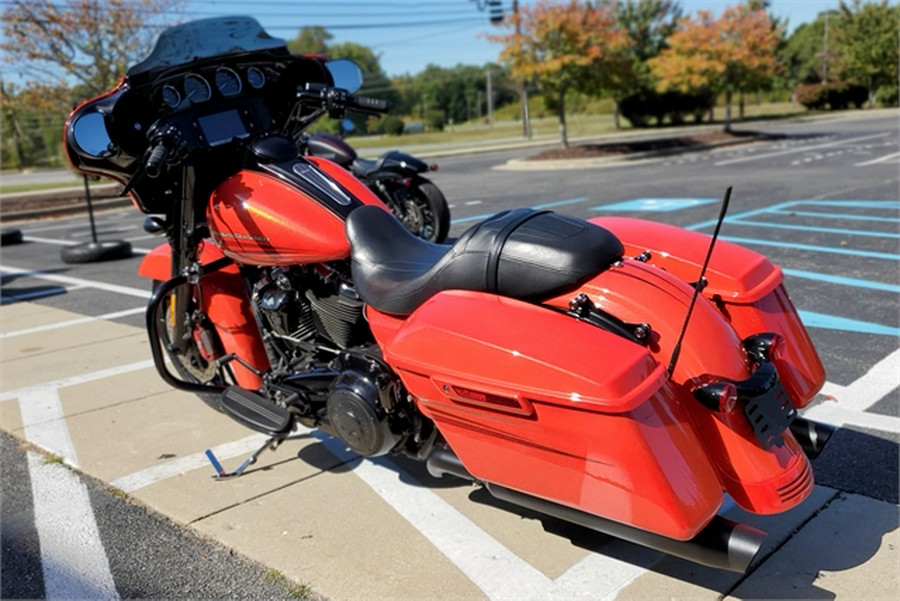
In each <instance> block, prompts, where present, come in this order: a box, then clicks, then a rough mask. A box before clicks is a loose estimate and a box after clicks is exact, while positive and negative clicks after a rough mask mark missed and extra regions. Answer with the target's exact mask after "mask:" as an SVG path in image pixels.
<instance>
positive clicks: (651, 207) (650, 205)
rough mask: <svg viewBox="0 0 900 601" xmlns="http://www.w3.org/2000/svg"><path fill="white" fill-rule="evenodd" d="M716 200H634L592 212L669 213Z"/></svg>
mask: <svg viewBox="0 0 900 601" xmlns="http://www.w3.org/2000/svg"><path fill="white" fill-rule="evenodd" d="M718 200H719V199H718V198H635V199H634V200H626V201H623V202H617V203H613V204H611V205H603V206H599V207H594V208H592V209H591V210H592V211H652V212H657V213H669V212H672V211H680V210H682V209H689V208H692V207H699V206H703V205H708V204H712V203H714V202H718Z"/></svg>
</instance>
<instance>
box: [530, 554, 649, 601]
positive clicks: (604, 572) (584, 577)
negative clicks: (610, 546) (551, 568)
mask: <svg viewBox="0 0 900 601" xmlns="http://www.w3.org/2000/svg"><path fill="white" fill-rule="evenodd" d="M638 552H639V553H642V554H643V555H642V557H641V558H640V560H638V561H639V562H640V563H643V564H644V565H646V566H647V567H641V566H640V565H635V563H632V562H630V561H622V560H621V559H615V558H613V557H609V556H607V555H601V554H599V553H591V554H590V555H588V556H587V557H585V558H584V559H582V560H581V561H580V562H578V563H577V564H575V565H574V566H572V567H571V568H569V569H568V570H567V571H566V572H565V573H564V574H563V575H562V576H560V577H559V578H557V579H556V580H555V581H554V582H553V584H552V585H551V586H550V587H549V588H548V589H547V590H544V591H540V592H537V591H535V592H534V594H532V595H531V599H534V600H538V599H541V600H543V599H560V600H563V599H591V600H592V601H594V600H596V601H601V600H603V601H613V600H614V599H615V598H616V597H617V596H618V594H619V592H620V591H621V590H622V589H624V588H625V587H627V586H628V585H629V584H631V583H632V582H634V581H635V579H637V578H639V577H641V576H643V575H644V574H646V573H647V568H649V567H652V566H653V565H655V564H656V563H658V562H660V561H662V559H663V558H664V557H665V556H664V555H663V554H662V553H658V552H656V551H649V550H645V549H639V550H638ZM629 559H631V558H629Z"/></svg>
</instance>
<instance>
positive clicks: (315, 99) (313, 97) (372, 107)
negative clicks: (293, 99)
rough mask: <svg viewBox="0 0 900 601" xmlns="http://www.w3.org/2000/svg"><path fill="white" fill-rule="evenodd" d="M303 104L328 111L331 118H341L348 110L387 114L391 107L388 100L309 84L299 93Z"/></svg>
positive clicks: (298, 96) (298, 95)
mask: <svg viewBox="0 0 900 601" xmlns="http://www.w3.org/2000/svg"><path fill="white" fill-rule="evenodd" d="M297 98H298V99H299V100H300V102H301V103H304V104H309V105H317V106H318V107H319V108H322V109H324V110H326V111H328V114H329V115H330V116H331V117H341V116H342V115H343V112H344V111H345V110H347V109H350V110H354V111H360V112H363V113H372V114H380V113H386V112H388V110H389V109H390V105H389V104H388V102H387V101H386V100H381V99H379V98H371V97H368V96H354V95H352V94H350V93H349V92H347V90H343V89H341V88H332V87H329V86H326V85H322V84H314V83H307V84H306V85H304V86H303V87H302V88H300V89H299V90H298V91H297Z"/></svg>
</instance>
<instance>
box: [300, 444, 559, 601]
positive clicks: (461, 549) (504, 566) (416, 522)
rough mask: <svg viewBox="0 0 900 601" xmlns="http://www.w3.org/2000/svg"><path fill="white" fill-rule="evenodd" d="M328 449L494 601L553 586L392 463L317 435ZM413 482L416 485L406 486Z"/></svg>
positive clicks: (521, 596) (521, 595)
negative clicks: (351, 466) (369, 458)
mask: <svg viewBox="0 0 900 601" xmlns="http://www.w3.org/2000/svg"><path fill="white" fill-rule="evenodd" d="M312 434H313V436H316V437H317V438H319V437H321V438H320V440H322V444H323V445H324V446H325V447H326V448H327V449H328V450H329V451H330V452H331V453H332V454H334V455H335V456H336V457H337V458H338V459H340V460H342V461H353V460H356V461H359V464H358V465H357V466H356V467H355V468H354V469H353V473H354V474H356V475H357V476H359V477H360V478H361V479H362V481H363V482H365V483H366V484H368V485H369V486H370V487H371V488H372V490H374V491H375V493H377V494H378V496H380V497H381V498H382V499H384V500H385V501H386V502H387V503H388V504H389V505H390V506H391V507H393V508H394V509H395V510H396V511H397V513H398V514H399V515H400V516H401V517H403V518H404V519H405V520H406V521H408V522H409V523H410V524H412V526H413V527H414V528H415V529H416V530H418V531H419V532H420V533H422V535H423V536H425V538H427V539H428V540H429V541H430V542H431V544H433V545H434V546H435V547H437V549H438V550H439V551H440V552H441V553H443V554H444V555H445V556H446V557H447V559H449V560H450V561H451V562H453V563H454V564H455V565H456V567H458V568H459V569H460V570H462V572H463V573H464V574H465V575H466V576H467V577H468V578H469V579H470V580H471V581H472V582H473V583H474V584H475V585H476V586H477V587H478V588H480V589H481V590H482V591H483V592H484V593H485V595H487V596H488V598H490V599H517V600H518V599H526V598H529V597H531V596H532V595H533V594H534V593H535V592H537V591H545V590H547V589H548V588H549V587H550V585H551V584H552V581H551V580H550V579H549V578H548V577H547V576H545V575H544V574H543V573H541V572H540V571H538V570H537V569H536V568H535V567H534V566H532V565H530V564H529V563H527V562H525V561H524V560H522V558H520V557H519V556H518V555H516V554H515V553H513V552H512V551H510V550H509V549H507V548H506V547H505V546H503V545H502V544H500V543H499V542H497V540H496V539H494V538H493V537H492V536H491V535H489V534H488V533H487V532H485V531H484V530H482V529H481V528H479V527H478V526H477V525H475V524H474V523H473V522H472V521H470V520H469V519H468V518H467V517H465V516H464V515H462V514H461V513H459V512H458V511H457V510H456V509H455V508H453V506H451V505H450V504H449V503H447V502H446V501H444V500H443V499H442V498H440V497H439V496H437V495H436V494H434V493H433V492H431V491H430V490H429V489H427V488H425V487H424V486H422V485H421V484H418V483H417V482H416V480H415V478H414V477H413V476H412V475H410V474H408V473H406V472H405V471H404V470H403V469H402V468H400V466H398V465H397V464H395V463H394V462H392V461H390V460H389V459H386V458H379V459H378V460H377V463H376V462H373V461H367V460H362V461H360V458H359V457H358V456H357V455H355V454H353V453H351V452H349V451H348V450H346V449H345V448H344V447H343V445H342V443H341V442H340V441H338V440H336V439H334V438H331V437H327V436H326V435H324V434H321V433H319V432H317V431H314V432H312ZM410 481H411V482H413V484H409V483H404V482H410Z"/></svg>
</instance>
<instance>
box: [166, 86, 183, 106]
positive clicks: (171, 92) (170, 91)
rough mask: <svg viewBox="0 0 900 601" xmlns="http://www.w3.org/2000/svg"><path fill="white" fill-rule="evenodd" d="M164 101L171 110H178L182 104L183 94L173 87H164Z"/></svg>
mask: <svg viewBox="0 0 900 601" xmlns="http://www.w3.org/2000/svg"><path fill="white" fill-rule="evenodd" d="M162 99H163V102H164V103H165V104H166V106H167V107H169V108H170V109H174V108H178V105H179V104H181V94H179V93H178V90H177V89H175V86H173V85H169V84H167V85H165V86H163V89H162Z"/></svg>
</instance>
